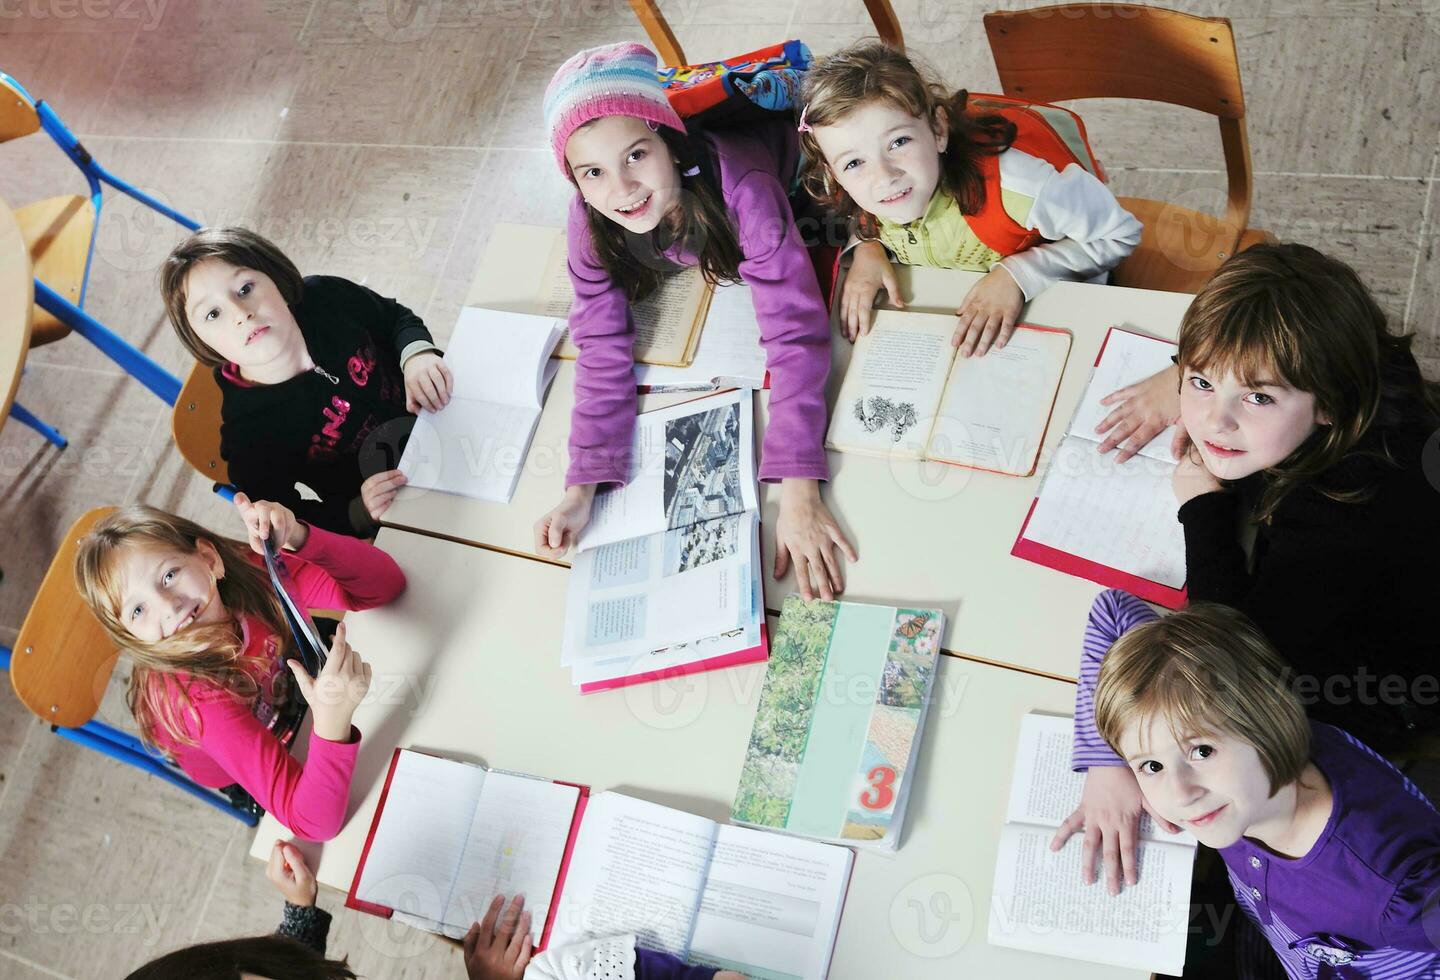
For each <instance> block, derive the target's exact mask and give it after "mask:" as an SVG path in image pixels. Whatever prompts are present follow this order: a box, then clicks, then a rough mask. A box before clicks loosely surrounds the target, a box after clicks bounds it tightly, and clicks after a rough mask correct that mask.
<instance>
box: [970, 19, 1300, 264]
mask: <svg viewBox="0 0 1440 980" xmlns="http://www.w3.org/2000/svg"><path fill="white" fill-rule="evenodd" d="M985 32H986V34H987V35H988V36H989V39H990V51H991V54H992V55H993V56H994V58H995V69H996V71H997V72H998V73H999V75H1000V84H1001V87H1002V88H1003V90H1004V92H1005V94H1006V95H1011V96H1015V97H1017V98H1022V99H1027V100H1029V101H1032V102H1062V101H1068V100H1071V99H1099V98H1113V99H1143V100H1147V101H1152V102H1165V103H1169V104H1170V105H1178V106H1185V107H1188V108H1191V109H1198V110H1200V111H1201V112H1207V113H1209V114H1211V115H1213V116H1215V117H1216V118H1217V119H1218V120H1219V123H1220V142H1221V145H1222V146H1223V148H1224V151H1225V171H1226V175H1227V179H1228V181H1229V191H1228V196H1227V201H1226V206H1225V215H1224V217H1223V218H1222V217H1217V216H1215V215H1210V214H1206V213H1204V212H1201V211H1194V210H1191V209H1190V208H1185V207H1181V206H1180V205H1177V204H1171V203H1168V202H1166V201H1151V200H1146V199H1144V198H1133V197H1122V198H1120V203H1121V204H1122V205H1124V206H1125V208H1126V209H1127V210H1129V211H1130V212H1131V213H1132V214H1134V215H1135V217H1137V218H1139V219H1140V221H1141V223H1142V224H1143V225H1144V232H1143V233H1142V238H1141V240H1140V245H1139V247H1138V248H1136V249H1135V251H1134V252H1133V253H1131V255H1130V256H1129V257H1128V258H1127V259H1126V260H1125V261H1124V262H1122V263H1120V265H1119V266H1118V267H1117V268H1116V269H1115V271H1114V272H1113V273H1112V274H1111V282H1113V283H1115V284H1116V285H1120V286H1138V287H1142V288H1145V289H1168V290H1173V291H1176V292H1187V293H1193V292H1195V291H1197V290H1198V289H1199V288H1200V286H1202V285H1203V284H1204V283H1205V281H1206V280H1208V279H1209V278H1210V276H1211V275H1212V274H1214V272H1215V269H1216V268H1218V267H1219V265H1220V263H1222V262H1224V261H1225V260H1226V259H1227V258H1229V257H1230V256H1231V255H1233V254H1235V253H1236V252H1238V251H1243V250H1244V249H1245V248H1248V247H1249V246H1250V245H1252V244H1254V243H1256V242H1259V241H1267V240H1273V237H1272V236H1270V235H1269V233H1267V232H1264V231H1259V230H1257V229H1253V228H1250V227H1249V221H1250V201H1251V194H1252V189H1251V171H1250V144H1249V139H1248V137H1247V136H1246V133H1245V95H1244V92H1243V91H1242V88H1241V84H1240V65H1239V61H1238V60H1237V58H1236V54H1235V35H1234V33H1233V32H1232V31H1231V29H1230V21H1229V20H1228V19H1227V18H1224V17H1195V16H1192V15H1190V14H1183V13H1178V12H1176V11H1171V10H1164V9H1160V8H1156V7H1147V6H1139V5H1132V4H1113V3H1106V4H1083V3H1080V4H1061V5H1058V6H1053V7H1036V8H1031V9H1029V10H1017V11H997V12H994V13H989V14H986V15H985Z"/></svg>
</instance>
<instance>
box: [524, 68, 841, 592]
mask: <svg viewBox="0 0 1440 980" xmlns="http://www.w3.org/2000/svg"><path fill="white" fill-rule="evenodd" d="M655 65H656V58H655V55H654V53H653V52H651V51H650V50H649V49H647V48H645V47H643V46H642V45H638V44H612V45H608V46H606V47H601V48H592V49H590V50H588V51H582V52H580V53H579V54H577V55H575V56H574V57H572V58H571V59H570V60H569V61H566V62H565V63H564V64H563V65H561V66H560V68H559V70H558V71H556V73H555V77H554V79H552V80H551V82H550V86H549V88H548V89H547V90H546V92H545V117H546V125H547V128H548V129H549V131H550V142H551V147H552V149H553V151H554V153H555V159H556V162H557V163H558V164H559V165H560V169H561V172H563V173H564V174H565V177H566V179H568V180H570V181H571V182H572V183H574V184H575V187H576V190H577V191H578V193H577V194H576V196H575V199H574V201H573V202H572V203H571V206H570V217H569V222H568V227H567V235H568V245H569V267H570V280H571V283H572V284H573V286H574V289H575V304H574V306H573V307H572V309H571V312H570V335H571V337H572V338H573V339H574V341H575V344H576V345H577V346H578V347H579V348H580V358H579V362H578V364H577V366H576V374H575V411H574V415H573V416H572V421H571V431H570V457H571V462H570V469H569V472H568V473H567V475H566V479H565V484H566V491H565V496H564V498H563V499H562V500H561V502H560V503H559V504H558V505H557V506H556V507H555V508H554V509H553V510H551V511H550V512H549V513H548V514H546V515H545V516H544V517H542V518H541V519H540V520H539V521H537V522H536V524H535V544H536V548H537V549H538V550H539V551H540V552H541V553H542V554H546V555H550V556H554V557H559V556H560V555H563V554H565V552H566V551H568V550H569V548H570V546H571V544H573V543H574V541H575V536H576V535H577V534H578V533H579V531H580V530H581V528H583V527H584V526H585V524H586V523H587V522H588V521H589V519H590V506H591V502H592V501H593V499H594V496H595V490H596V488H597V487H598V486H599V485H600V484H605V483H625V482H626V481H627V480H628V479H629V477H630V465H631V460H630V455H631V452H630V450H631V440H632V437H633V432H634V427H635V411H636V401H635V357H634V349H633V343H634V327H633V325H632V322H631V314H630V304H631V303H632V302H634V301H636V300H639V299H642V298H644V297H645V296H646V295H648V294H649V293H650V292H651V291H653V290H654V289H655V287H656V284H657V283H658V282H659V280H660V276H661V275H662V274H663V272H664V271H665V270H673V269H674V268H676V267H678V266H691V265H697V264H698V265H699V266H700V269H701V272H702V273H703V274H704V276H705V278H706V279H707V280H709V281H710V282H712V283H722V282H740V281H743V282H745V283H746V284H748V285H749V286H750V287H751V291H752V296H753V298H754V303H755V315H756V317H757V319H758V320H759V322H760V338H761V344H762V345H763V346H764V347H765V352H766V360H767V367H768V369H769V372H770V378H771V397H770V424H769V427H768V428H767V430H766V432H765V440H764V445H763V448H762V458H761V463H760V479H761V480H765V481H777V480H778V481H780V483H781V498H780V517H779V520H778V521H777V522H776V528H775V534H776V547H775V574H776V576H777V577H778V576H781V575H784V574H785V572H786V571H787V569H788V568H789V566H790V564H791V562H794V564H795V571H796V579H797V582H798V585H799V588H800V591H801V592H802V593H803V594H804V595H805V597H806V598H807V599H808V598H812V597H813V596H814V595H815V594H816V593H818V594H819V595H821V596H823V597H824V598H826V599H830V598H833V596H834V594H835V593H836V592H839V591H840V590H841V588H842V587H843V576H842V574H841V569H840V562H839V560H838V558H837V556H836V554H835V549H836V548H838V549H839V550H840V551H842V552H844V554H845V555H846V557H848V558H849V559H850V560H851V561H854V560H856V557H857V556H856V553H855V549H854V548H853V547H851V545H850V543H849V541H848V540H846V538H845V535H844V533H843V532H842V531H841V530H840V527H839V525H838V524H837V523H836V521H835V518H834V517H833V516H832V515H831V514H830V511H829V509H828V508H827V507H826V506H825V504H824V503H823V502H822V501H821V499H820V489H819V484H820V481H821V480H825V479H828V477H829V468H828V466H827V464H826V460H825V450H824V444H823V443H824V437H825V426H826V423H827V412H826V407H825V379H826V375H827V374H828V373H829V369H830V331H829V316H828V314H827V312H826V309H825V303H824V300H823V299H822V298H821V296H820V287H819V285H818V283H817V282H816V279H815V271H814V267H813V266H812V265H811V264H810V258H809V255H808V254H807V253H806V251H805V247H804V245H803V244H802V243H801V241H800V235H799V233H798V232H797V231H796V229H795V222H794V218H793V216H792V214H791V211H790V204H789V201H788V199H787V196H786V187H787V185H788V183H789V180H790V177H791V175H793V174H794V173H795V172H796V168H797V165H798V159H799V158H798V148H799V144H798V139H797V137H796V134H795V131H794V127H792V126H789V125H785V124H784V123H782V122H780V121H776V122H775V123H773V124H768V125H760V126H756V127H754V128H753V129H750V130H746V131H744V132H725V133H716V134H709V135H704V136H702V135H700V134H698V133H687V131H686V129H685V124H684V123H683V122H681V120H680V117H679V116H678V115H676V113H675V110H674V109H673V108H671V106H670V103H669V101H668V100H667V99H666V97H665V92H664V89H663V88H662V87H661V85H660V83H659V81H658V80H657V79H656V77H655Z"/></svg>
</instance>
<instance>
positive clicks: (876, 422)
mask: <svg viewBox="0 0 1440 980" xmlns="http://www.w3.org/2000/svg"><path fill="white" fill-rule="evenodd" d="M954 333H955V317H953V316H943V315H940V314H937V313H908V312H904V311H899V310H879V311H877V312H876V314H875V321H874V324H873V326H872V327H871V328H870V332H869V333H868V334H864V335H862V336H861V337H860V338H858V339H857V340H856V341H855V350H854V352H853V353H852V354H851V357H850V366H849V367H848V368H847V369H846V371H845V378H844V381H843V382H842V383H841V385H840V395H839V397H838V398H837V399H836V403H835V414H834V416H833V417H832V418H831V420H830V431H829V434H828V435H827V436H826V440H825V444H826V446H828V447H829V448H831V449H837V450H839V451H841V452H849V453H863V454H868V455H877V456H888V457H893V458H910V459H930V460H935V461H937V462H942V463H953V464H955V465H957V466H969V467H973V468H975V469H981V470H990V471H993V472H996V473H1006V474H1010V475H1013V476H1029V475H1030V474H1031V473H1033V472H1034V471H1035V465H1036V460H1037V459H1038V458H1039V456H1040V446H1041V444H1042V443H1043V442H1044V440H1045V429H1046V426H1047V425H1048V424H1049V421H1050V413H1051V410H1052V409H1053V408H1054V406H1055V396H1056V394H1057V393H1058V392H1059V389H1060V376H1061V374H1062V373H1063V372H1064V370H1065V360H1066V358H1067V357H1068V356H1069V354H1070V334H1069V333H1068V332H1067V331H1064V330H1056V329H1054V328H1051V327H1036V326H1032V325H1029V324H1021V325H1020V326H1018V327H1016V328H1015V333H1014V335H1013V336H1012V337H1011V338H1010V342H1009V343H1008V344H1006V346H1005V347H1004V349H999V348H994V347H992V348H991V349H990V351H989V353H987V354H985V356H983V357H960V356H959V354H958V350H957V348H955V347H954V346H952V344H951V343H950V340H951V337H952V336H953V335H954Z"/></svg>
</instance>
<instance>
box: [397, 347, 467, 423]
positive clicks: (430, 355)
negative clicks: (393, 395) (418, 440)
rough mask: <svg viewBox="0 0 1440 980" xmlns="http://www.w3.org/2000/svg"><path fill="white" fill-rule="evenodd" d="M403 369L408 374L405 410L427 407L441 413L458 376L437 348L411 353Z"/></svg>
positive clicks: (418, 409)
mask: <svg viewBox="0 0 1440 980" xmlns="http://www.w3.org/2000/svg"><path fill="white" fill-rule="evenodd" d="M400 371H401V373H402V374H404V375H405V411H407V412H411V413H415V412H418V411H420V409H422V408H424V409H428V410H429V411H432V412H438V411H440V409H442V408H444V407H445V405H446V404H447V403H448V402H449V401H450V392H451V391H453V390H454V388H455V376H454V375H453V374H451V373H450V369H449V368H448V367H446V366H445V359H444V358H443V357H441V356H440V355H439V354H437V353H435V352H434V351H433V350H427V351H421V352H420V353H419V354H413V355H411V357H410V359H409V360H407V361H406V362H405V366H404V367H402V368H401V369H400Z"/></svg>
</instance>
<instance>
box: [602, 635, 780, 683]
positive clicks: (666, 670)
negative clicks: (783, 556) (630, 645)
mask: <svg viewBox="0 0 1440 980" xmlns="http://www.w3.org/2000/svg"><path fill="white" fill-rule="evenodd" d="M734 646H738V647H739V649H729V650H726V651H725V652H723V653H716V654H715V655H714V656H708V657H701V658H700V659H697V660H691V661H684V662H682V661H677V660H676V658H677V657H679V656H683V655H684V654H683V653H682V652H678V651H677V652H676V653H673V654H669V655H667V654H659V655H658V657H659V660H658V663H659V664H663V666H655V667H654V668H653V669H651V670H640V671H639V672H638V673H631V674H624V675H621V676H619V677H612V678H607V679H605V680H595V681H588V682H582V683H581V684H580V693H581V694H599V693H600V692H602V691H614V690H618V689H620V688H622V687H629V686H630V685H632V684H649V683H652V682H654V681H663V680H668V679H669V678H672V677H684V676H685V675H687V674H703V673H705V672H706V671H710V670H722V669H724V668H726V667H740V666H743V665H744V664H753V663H759V662H760V661H762V660H767V659H769V657H770V635H769V631H768V629H767V628H766V626H765V624H764V623H763V622H762V623H761V624H760V641H759V642H758V643H754V644H749V643H748V640H747V639H746V638H744V637H741V638H740V642H739V643H737V644H734ZM702 649H703V648H702ZM644 664H645V661H644V660H642V659H638V658H637V660H636V661H634V662H633V663H632V664H628V665H627V668H628V669H634V668H635V667H636V666H643V665H644Z"/></svg>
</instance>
